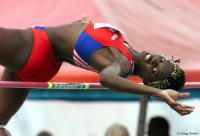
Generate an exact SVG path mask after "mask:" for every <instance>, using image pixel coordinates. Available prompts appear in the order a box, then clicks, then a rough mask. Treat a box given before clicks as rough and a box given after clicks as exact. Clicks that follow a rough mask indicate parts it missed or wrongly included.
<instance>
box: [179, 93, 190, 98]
mask: <svg viewBox="0 0 200 136" xmlns="http://www.w3.org/2000/svg"><path fill="white" fill-rule="evenodd" d="M188 96H190V93H179V94H178V97H188Z"/></svg>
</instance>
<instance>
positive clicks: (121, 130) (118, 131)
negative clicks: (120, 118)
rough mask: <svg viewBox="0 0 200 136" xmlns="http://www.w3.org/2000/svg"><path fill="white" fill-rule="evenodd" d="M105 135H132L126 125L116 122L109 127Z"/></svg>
mask: <svg viewBox="0 0 200 136" xmlns="http://www.w3.org/2000/svg"><path fill="white" fill-rule="evenodd" d="M105 136H130V135H129V132H128V130H127V128H126V127H125V126H123V125H121V124H117V123H115V124H112V125H111V126H109V127H108V128H107V130H106V132H105Z"/></svg>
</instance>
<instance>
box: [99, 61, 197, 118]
mask: <svg viewBox="0 0 200 136" xmlns="http://www.w3.org/2000/svg"><path fill="white" fill-rule="evenodd" d="M121 71H122V68H121V66H120V64H118V63H113V64H112V65H110V66H108V67H106V68H104V69H103V70H102V71H101V73H100V83H101V84H102V85H103V86H105V87H108V88H110V89H111V90H114V91H118V92H127V93H133V94H143V95H149V96H154V97H158V98H160V99H162V100H163V101H165V102H166V103H167V104H168V105H169V106H170V107H171V108H172V109H174V110H175V111H176V112H178V113H179V114H181V115H186V114H189V113H191V112H192V111H193V109H194V107H192V106H184V105H182V104H179V103H177V102H176V100H177V98H178V97H187V96H189V94H188V93H179V92H177V91H174V90H170V89H168V90H160V89H157V88H153V87H149V86H145V85H140V84H138V83H135V82H133V81H130V80H128V79H125V78H122V77H121V76H122V75H121V73H122V72H121Z"/></svg>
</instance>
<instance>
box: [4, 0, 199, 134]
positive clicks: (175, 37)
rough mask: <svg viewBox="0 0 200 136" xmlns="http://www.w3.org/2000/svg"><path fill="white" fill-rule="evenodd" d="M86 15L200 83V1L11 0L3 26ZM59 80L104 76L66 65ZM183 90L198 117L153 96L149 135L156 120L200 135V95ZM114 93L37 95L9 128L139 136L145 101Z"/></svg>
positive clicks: (172, 131)
mask: <svg viewBox="0 0 200 136" xmlns="http://www.w3.org/2000/svg"><path fill="white" fill-rule="evenodd" d="M82 15H86V16H88V17H89V18H90V19H91V20H92V21H93V22H107V23H111V24H113V25H116V26H117V27H119V28H120V29H121V30H122V31H124V32H125V39H126V40H127V42H128V43H129V44H130V45H131V46H132V47H133V48H134V49H136V50H138V51H142V50H147V51H152V52H154V53H161V54H163V55H165V56H166V57H168V58H171V56H173V57H174V59H179V58H180V59H181V64H180V65H181V66H182V67H183V69H184V70H185V71H186V80H187V81H188V82H198V81H200V55H199V54H200V25H199V22H200V1H199V0H168V1H166V0H123V1H122V0H42V1H41V0H40V1H39V0H18V1H16V0H6V1H1V4H0V20H1V21H0V26H2V27H9V28H24V29H25V28H28V27H31V26H32V25H44V26H45V25H48V26H53V25H60V24H66V23H70V22H72V21H75V20H79V19H80V18H81V16H82ZM2 69H3V68H1V70H2ZM80 74H81V76H80ZM136 79H137V78H135V77H134V78H132V79H131V80H136ZM52 81H62V82H98V75H97V74H95V73H92V72H89V71H85V70H82V69H79V68H75V67H73V66H71V65H69V64H64V65H63V66H62V68H61V70H60V71H59V73H58V74H57V75H56V77H54V78H53V79H52ZM136 81H138V82H140V80H139V79H137V80H136ZM182 91H189V92H191V93H192V95H191V97H189V98H187V99H184V100H180V101H181V102H182V103H184V104H187V105H193V106H195V108H196V109H195V111H194V112H193V113H192V114H190V115H188V116H184V117H182V116H179V115H178V114H177V113H175V112H174V111H173V110H171V109H170V108H169V107H168V106H167V105H166V104H165V103H162V102H160V101H158V100H155V99H154V98H153V99H151V101H150V102H149V105H148V109H147V121H146V126H145V130H146V131H145V135H148V134H147V133H148V124H149V122H150V120H151V118H152V117H156V116H161V117H163V118H165V119H167V121H168V122H169V126H170V130H169V131H170V132H169V133H170V134H171V136H177V135H183V134H184V133H185V134H186V133H188V134H189V133H195V136H196V135H200V127H199V126H200V120H199V115H200V107H199V105H200V100H199V97H200V94H199V89H189V90H187V89H183V90H182ZM108 92H109V91H105V92H104V91H97V90H94V91H85V90H82V91H75V92H74V91H67V90H66V91H56V90H54V91H48V90H33V92H32V93H31V94H30V95H29V97H28V99H27V100H26V102H25V103H24V105H23V106H22V108H21V109H20V110H19V112H17V114H16V115H15V116H14V117H13V118H12V120H11V121H10V122H9V123H8V125H7V128H8V130H9V131H10V132H11V134H12V135H13V136H37V135H39V134H41V132H42V131H48V132H50V133H51V135H53V136H102V135H104V134H105V131H106V129H107V128H108V127H109V126H110V125H111V124H113V123H120V124H122V125H124V126H126V128H127V129H128V130H129V133H130V135H131V136H135V135H136V132H137V126H138V116H139V98H140V97H139V96H137V95H129V94H118V93H117V94H116V93H111V92H109V93H108ZM43 134H44V133H43Z"/></svg>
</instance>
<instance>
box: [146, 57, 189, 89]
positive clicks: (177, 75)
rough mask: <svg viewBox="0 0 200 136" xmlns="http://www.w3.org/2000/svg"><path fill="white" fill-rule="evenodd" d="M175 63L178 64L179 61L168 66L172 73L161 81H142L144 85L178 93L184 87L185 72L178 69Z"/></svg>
mask: <svg viewBox="0 0 200 136" xmlns="http://www.w3.org/2000/svg"><path fill="white" fill-rule="evenodd" d="M176 62H179V63H180V59H179V60H176V61H173V62H172V65H170V66H169V68H170V69H172V72H171V73H170V74H169V75H168V76H167V77H165V78H164V79H162V80H157V81H150V82H149V81H145V80H144V81H143V83H144V84H145V85H148V86H151V87H154V88H159V89H173V90H177V91H179V90H180V89H181V88H183V87H184V84H185V81H186V80H185V72H184V71H183V70H182V69H181V68H180V66H179V65H178V64H176Z"/></svg>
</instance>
